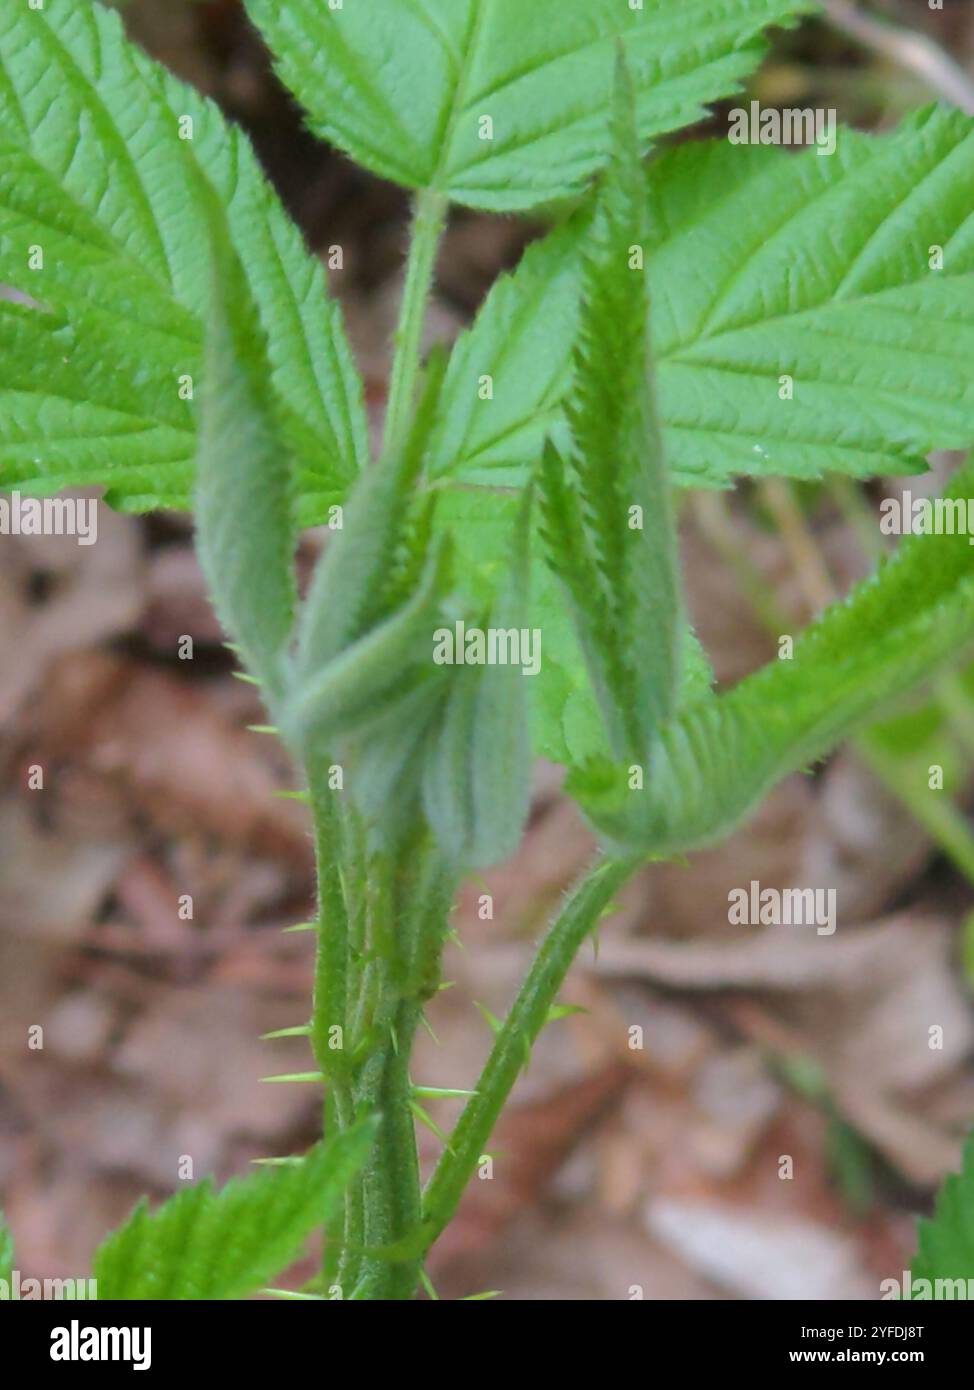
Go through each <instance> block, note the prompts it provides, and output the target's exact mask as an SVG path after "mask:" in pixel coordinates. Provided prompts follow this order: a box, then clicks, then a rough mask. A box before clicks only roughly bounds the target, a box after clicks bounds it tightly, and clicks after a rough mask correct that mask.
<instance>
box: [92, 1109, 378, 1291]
mask: <svg viewBox="0 0 974 1390" xmlns="http://www.w3.org/2000/svg"><path fill="white" fill-rule="evenodd" d="M373 1134H374V1125H373V1124H372V1123H371V1122H369V1123H366V1124H363V1125H359V1126H357V1127H356V1128H355V1129H351V1130H349V1131H347V1132H346V1133H345V1134H342V1135H338V1136H336V1138H334V1139H332V1140H330V1141H329V1142H328V1143H327V1144H323V1145H319V1146H318V1147H317V1148H315V1149H313V1150H312V1151H311V1152H310V1153H309V1154H308V1155H307V1156H306V1157H305V1158H304V1160H303V1161H302V1162H301V1163H298V1164H282V1165H275V1166H273V1167H269V1168H262V1169H260V1170H259V1171H257V1172H255V1173H254V1174H252V1175H251V1176H249V1177H246V1178H235V1179H233V1181H231V1182H229V1183H227V1185H226V1187H223V1188H221V1189H220V1191H219V1192H215V1191H214V1190H213V1186H212V1184H211V1182H210V1181H209V1180H207V1181H206V1182H202V1183H200V1184H198V1185H197V1186H195V1187H188V1188H186V1189H185V1190H184V1191H182V1192H180V1193H178V1195H177V1196H175V1197H172V1198H170V1200H169V1201H168V1202H165V1203H164V1204H163V1205H162V1206H161V1207H159V1208H157V1210H155V1211H152V1212H150V1211H149V1209H148V1207H147V1206H146V1204H145V1202H144V1201H143V1202H141V1203H140V1204H139V1205H138V1206H137V1207H136V1208H135V1210H134V1212H133V1213H132V1215H131V1216H130V1217H129V1219H128V1221H127V1222H126V1223H125V1225H124V1226H122V1227H121V1228H120V1229H119V1230H118V1231H116V1232H114V1234H112V1235H110V1236H109V1237H108V1239H107V1240H106V1241H105V1242H104V1243H103V1244H102V1245H101V1246H100V1247H99V1248H98V1250H97V1251H96V1253H95V1262H94V1276H95V1278H96V1279H97V1280H98V1297H99V1299H107V1300H111V1299H137V1300H140V1301H143V1300H152V1299H163V1300H166V1301H173V1300H182V1299H194V1300H201V1299H236V1298H244V1297H246V1296H247V1295H248V1294H252V1293H254V1292H256V1290H258V1289H259V1288H261V1286H262V1285H264V1284H266V1283H268V1282H269V1281H270V1280H271V1279H273V1278H275V1277H276V1276H277V1275H278V1274H279V1273H280V1272H281V1270H283V1269H285V1268H286V1267H287V1265H289V1264H290V1263H291V1261H292V1260H294V1259H295V1257H296V1256H297V1255H298V1253H299V1252H300V1248H301V1245H302V1243H303V1242H304V1240H305V1238H306V1237H307V1236H308V1235H309V1233H310V1232H311V1231H312V1230H314V1229H315V1228H317V1227H319V1226H321V1225H322V1224H323V1223H325V1222H327V1221H328V1219H329V1218H330V1216H331V1215H333V1213H334V1212H335V1210H336V1209H337V1207H338V1204H339V1202H340V1200H341V1197H342V1193H343V1192H344V1190H345V1187H346V1186H347V1184H348V1183H349V1181H350V1180H351V1179H352V1178H353V1177H354V1176H355V1174H356V1173H357V1172H358V1171H359V1169H360V1168H361V1167H362V1165H363V1163H364V1162H365V1159H366V1157H367V1156H368V1151H369V1148H370V1146H371V1144H372V1138H373Z"/></svg>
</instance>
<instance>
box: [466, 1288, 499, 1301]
mask: <svg viewBox="0 0 974 1390" xmlns="http://www.w3.org/2000/svg"><path fill="white" fill-rule="evenodd" d="M503 1296H504V1295H503V1290H501V1289H487V1291H486V1292H485V1293H468V1294H467V1295H466V1297H465V1298H461V1299H459V1300H458V1301H459V1302H460V1303H482V1302H483V1301H484V1300H485V1299H487V1298H503Z"/></svg>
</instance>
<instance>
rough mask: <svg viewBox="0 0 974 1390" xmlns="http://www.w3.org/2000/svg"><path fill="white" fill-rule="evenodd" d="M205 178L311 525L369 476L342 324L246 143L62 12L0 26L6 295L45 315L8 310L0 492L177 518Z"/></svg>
mask: <svg viewBox="0 0 974 1390" xmlns="http://www.w3.org/2000/svg"><path fill="white" fill-rule="evenodd" d="M182 117H189V118H191V120H192V123H193V126H192V134H193V138H192V139H191V140H189V139H180V138H179V133H180V126H179V121H180V118H182ZM185 130H188V127H186V126H184V131H185ZM193 165H195V166H196V168H197V169H198V170H201V171H202V172H203V173H204V175H205V177H206V178H207V179H208V180H209V181H210V183H211V184H212V186H213V188H214V190H215V192H216V194H217V196H218V198H219V200H220V202H221V203H222V204H223V206H224V207H225V208H226V210H227V215H228V220H229V224H230V227H231V232H232V235H233V239H234V242H235V245H236V247H237V250H238V252H239V254H240V257H241V259H242V261H243V263H244V266H245V268H246V270H247V274H248V278H249V280H250V282H251V284H252V286H253V292H254V295H255V298H256V300H257V302H258V307H259V311H260V317H261V321H262V323H263V327H264V330H265V332H266V333H267V336H268V340H269V352H270V360H271V364H272V369H273V384H274V387H275V390H276V392H277V394H278V395H279V397H280V400H281V408H282V412H283V414H284V416H285V419H286V424H287V429H288V433H289V437H290V439H291V441H292V443H293V445H294V446H295V447H296V448H297V449H299V450H300V455H301V460H302V465H303V473H302V494H303V497H304V500H305V504H306V507H305V510H306V511H307V509H308V508H309V507H311V506H315V505H317V506H319V507H320V505H321V504H322V503H323V502H324V501H325V500H327V499H332V500H334V499H335V498H336V497H337V496H340V495H341V494H342V493H343V492H344V490H345V487H346V485H347V483H348V480H349V479H350V478H351V477H352V476H353V474H354V473H355V471H356V469H357V468H358V467H359V466H360V464H361V462H362V461H363V460H364V458H365V456H366V447H367V446H366V423H365V415H364V408H363V405H362V400H361V391H360V387H359V385H358V380H357V377H356V375H355V371H354V367H353V365H352V361H351V357H350V354H349V351H348V348H347V345H346V342H345V336H344V331H343V329H342V325H341V321H340V315H339V312H338V309H337V307H336V306H335V305H334V304H332V303H331V302H330V301H329V300H328V299H327V298H326V295H325V290H324V276H323V273H322V270H321V267H320V266H319V265H318V263H317V262H316V261H315V259H314V258H313V257H311V256H310V255H309V254H308V253H307V252H306V250H305V249H304V247H303V245H302V243H301V237H300V234H299V232H298V231H297V229H296V228H295V227H294V226H293V225H292V224H291V222H290V221H289V220H288V218H287V216H286V214H285V213H284V211H283V209H282V208H281V207H280V205H279V203H278V202H277V200H276V198H275V197H274V195H273V193H272V192H271V190H270V188H269V187H268V185H267V184H266V182H265V180H264V178H263V175H262V174H261V173H260V170H259V168H258V165H257V162H256V159H255V157H254V155H253V152H252V150H251V148H250V146H249V144H248V142H247V140H246V138H245V137H244V136H243V135H242V134H241V133H240V132H239V131H237V130H236V129H235V128H234V127H233V126H231V125H230V124H229V123H228V122H227V121H226V120H225V119H224V117H223V116H222V115H221V114H220V112H219V111H218V109H217V108H216V106H215V105H214V104H213V103H212V102H209V101H207V100H205V99H203V98H202V97H200V96H199V95H197V94H196V93H195V92H194V91H193V90H192V89H191V88H189V87H187V86H185V85H184V84H182V83H180V82H177V81H176V80H175V79H173V78H171V77H169V76H168V75H167V74H166V73H165V72H164V71H163V69H162V68H161V67H159V66H158V65H157V64H154V63H152V62H150V61H149V60H148V59H147V58H146V57H145V56H144V55H143V54H142V53H141V52H140V51H139V50H138V49H136V48H135V47H134V46H133V45H131V44H129V43H128V42H127V41H126V40H125V38H124V36H123V33H122V28H121V24H120V21H119V19H118V16H117V15H114V14H112V13H110V12H108V11H106V10H105V9H103V8H102V7H101V6H100V5H98V4H94V3H92V0H57V3H56V4H48V5H47V6H46V7H45V9H43V10H31V9H28V7H27V6H26V4H7V5H4V6H3V8H2V11H0V283H3V284H6V285H8V286H13V287H14V288H15V289H16V290H18V291H20V292H21V293H22V294H24V295H27V296H29V297H30V299H31V300H32V301H33V302H34V303H39V304H43V305H44V306H46V308H47V309H48V310H50V311H51V312H46V313H42V312H39V311H38V310H37V309H33V310H25V309H23V308H21V307H20V306H12V305H10V304H8V303H5V302H2V301H0V361H2V364H3V375H2V379H0V380H2V386H0V486H4V487H8V488H9V487H15V486H25V487H30V488H31V489H32V490H34V491H47V492H50V491H54V490H56V489H58V488H60V487H64V486H68V485H72V484H95V483H103V484H105V485H107V487H108V488H109V489H110V496H111V498H112V500H113V501H116V502H117V503H118V504H119V505H122V506H128V507H139V506H146V507H148V506H156V505H159V504H160V503H167V502H168V503H177V504H185V501H186V499H187V498H188V495H189V492H190V488H191V479H192V461H193V457H194V453H195V424H194V419H193V406H192V404H191V403H190V402H189V401H188V400H182V399H180V394H179V383H180V378H182V377H186V376H191V377H193V378H194V381H195V382H196V383H197V384H198V378H199V373H200V363H201V350H202V315H203V311H204V307H205V304H206V296H207V274H208V258H207V255H206V218H205V213H204V209H203V208H202V206H201V203H200V200H199V199H198V198H197V197H196V196H195V194H194V190H193V186H192V176H193V168H192V166H193ZM32 247H41V248H42V250H43V257H44V264H43V269H36V270H31V269H29V257H30V254H31V248H32Z"/></svg>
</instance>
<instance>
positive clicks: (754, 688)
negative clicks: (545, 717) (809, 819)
mask: <svg viewBox="0 0 974 1390" xmlns="http://www.w3.org/2000/svg"><path fill="white" fill-rule="evenodd" d="M946 497H947V500H948V501H950V500H957V501H958V502H960V501H962V500H966V499H969V498H972V497H974V464H968V465H967V466H966V467H965V468H963V469H962V470H961V471H960V472H959V473H958V474H957V475H956V477H955V478H954V480H953V482H952V484H951V487H950V489H949V490H948V492H947V494H946ZM971 645H974V547H972V546H971V545H970V544H969V542H968V537H967V536H966V535H962V534H951V535H938V534H924V535H912V536H910V537H908V538H907V539H906V540H905V541H903V543H902V544H901V545H900V547H899V549H898V551H897V553H896V555H895V556H894V557H893V558H892V559H891V560H889V561H888V562H887V563H886V564H885V565H884V566H883V567H882V568H881V569H880V570H879V572H878V573H877V574H876V575H875V576H873V577H872V578H871V579H869V580H867V581H866V582H865V583H863V584H861V585H860V586H859V587H858V588H857V589H855V590H853V592H852V594H851V595H850V596H849V598H848V599H846V600H845V601H844V602H843V603H838V604H835V605H833V606H832V607H831V608H830V609H828V610H827V611H826V612H825V614H824V615H823V617H822V618H821V619H820V620H819V621H818V622H817V623H815V624H813V625H812V626H811V627H810V628H808V629H807V630H806V632H805V633H804V634H803V635H802V637H801V638H800V639H799V641H798V643H797V644H796V647H795V652H794V657H793V659H792V660H791V661H776V662H773V663H772V664H771V665H769V666H766V667H764V668H763V669H762V670H761V671H759V672H757V673H756V674H755V675H753V676H749V677H748V678H747V679H746V680H744V681H742V682H741V683H740V684H739V685H738V686H736V687H735V688H734V690H732V691H731V692H730V693H729V694H727V695H722V696H719V697H718V696H711V697H710V698H709V699H705V700H703V701H700V702H699V703H697V704H695V705H691V706H689V707H688V708H687V709H686V710H685V711H684V712H683V713H682V714H681V715H679V716H678V717H677V718H676V719H674V720H672V721H670V722H669V723H668V724H666V725H664V726H663V727H662V729H661V731H660V736H659V740H658V743H657V746H656V747H655V749H654V751H653V755H652V758H651V761H650V767H649V772H648V776H647V777H646V779H645V785H644V788H643V789H640V790H629V791H627V790H626V771H625V769H623V768H612V769H606V768H605V767H604V766H603V767H597V766H591V767H589V768H586V769H584V770H581V771H579V772H577V773H575V774H574V775H573V777H572V778H571V779H570V784H569V785H570V788H571V789H572V790H573V791H574V792H575V793H576V794H577V795H578V796H579V799H580V800H581V802H582V803H583V805H584V806H585V808H586V810H587V811H588V814H589V815H590V816H591V818H592V820H593V822H594V823H595V824H596V825H598V826H599V828H600V829H601V830H602V831H603V833H604V834H606V835H607V836H608V837H609V839H610V840H612V841H614V842H615V843H618V844H622V845H625V846H626V848H627V850H631V849H635V848H638V849H640V850H641V851H644V852H645V853H647V854H652V855H653V856H657V855H658V856H659V857H660V858H669V857H671V856H674V855H677V854H682V853H685V852H687V851H689V850H691V849H698V848H701V847H703V846H706V845H708V844H711V843H712V842H713V841H714V840H716V839H718V838H719V837H721V836H723V835H726V834H729V833H730V832H731V831H732V830H733V829H734V828H735V827H736V826H737V825H738V824H739V822H740V821H741V820H742V819H743V818H744V817H745V816H746V815H748V814H749V813H750V812H752V811H753V810H754V809H755V808H756V807H757V806H758V805H759V803H760V801H761V799H762V798H763V797H764V796H765V795H766V794H767V793H768V792H769V791H770V790H771V788H772V787H773V786H774V785H775V784H776V783H777V782H779V781H780V780H781V778H783V777H785V776H786V775H787V774H788V773H790V772H795V771H798V770H799V769H802V768H805V767H807V766H808V765H809V764H810V763H812V762H814V761H815V760H816V759H818V758H821V757H824V756H825V754H826V753H828V752H830V751H831V749H832V748H834V747H835V746H836V744H838V743H840V742H841V741H842V740H843V739H844V738H847V737H848V736H849V734H850V733H851V732H853V730H854V729H855V728H856V727H857V725H859V724H860V723H862V721H863V720H865V719H867V718H870V717H875V715H876V714H877V713H878V712H879V711H880V710H881V708H882V706H883V704H884V703H886V702H889V701H890V700H893V699H895V698H896V697H897V696H899V695H902V694H904V693H905V692H906V691H908V690H910V689H911V688H912V687H913V686H914V685H916V684H917V683H918V682H919V681H921V680H923V679H925V678H926V677H929V676H931V675H933V674H935V672H936V670H937V668H938V666H940V665H943V664H944V663H946V662H948V661H951V660H956V659H957V658H958V657H959V656H960V655H962V654H963V652H964V649H965V648H966V647H968V646H971Z"/></svg>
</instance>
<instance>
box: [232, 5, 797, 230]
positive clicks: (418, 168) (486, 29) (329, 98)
mask: <svg viewBox="0 0 974 1390" xmlns="http://www.w3.org/2000/svg"><path fill="white" fill-rule="evenodd" d="M816 7H817V6H816V0H694V13H693V22H692V24H688V23H687V17H686V3H685V0H650V3H648V4H646V5H644V6H643V5H640V6H639V7H633V6H631V5H629V4H627V3H626V0H531V4H530V7H526V6H525V4H524V0H345V2H344V4H342V5H341V6H335V7H333V6H331V5H326V4H323V3H320V0H291V3H289V4H286V5H282V4H281V3H280V0H247V10H248V12H249V14H250V16H251V18H252V19H253V20H254V22H255V23H256V24H257V25H258V27H259V28H260V29H261V30H262V32H263V34H264V36H265V37H266V38H267V40H268V42H269V44H270V46H271V48H272V50H273V51H274V54H275V58H276V63H277V69H278V72H279V73H280V75H281V77H282V78H283V80H284V82H285V83H287V85H288V86H289V87H290V88H291V90H292V91H293V92H294V94H295V95H296V96H297V98H298V100H299V101H300V102H301V103H302V105H303V106H304V107H305V109H306V110H307V111H308V113H309V117H310V122H311V127H312V129H313V130H314V132H315V133H316V134H318V135H321V136H323V137H324V138H325V139H327V140H330V141H332V142H333V143H335V144H336V145H338V146H339V147H340V148H341V149H343V150H345V152H346V153H347V154H350V155H351V156H352V158H353V159H355V160H357V161H358V162H359V163H360V164H364V165H365V166H366V168H368V169H371V170H372V171H373V173H376V174H379V175H381V176H382V177H383V178H388V179H392V180H393V181H394V182H396V183H401V184H405V185H406V186H407V187H409V188H431V189H436V190H438V191H439V192H441V193H443V194H446V195H448V196H449V197H450V198H451V199H452V200H453V201H454V202H458V203H464V204H466V205H467V206H469V207H478V208H487V209H489V210H491V211H495V212H514V211H522V212H523V211H527V210H528V209H530V208H533V207H538V206H539V205H540V204H543V203H546V202H551V201H552V200H554V199H559V198H565V197H571V196H575V195H577V194H579V193H581V192H582V191H583V190H584V188H585V185H586V183H587V182H588V180H589V179H590V178H591V176H592V175H593V174H594V173H595V172H596V171H597V169H598V168H599V167H600V166H601V164H602V163H603V162H604V161H605V158H606V155H607V153H608V148H607V141H606V121H605V117H606V112H607V110H608V105H609V99H610V93H611V89H612V72H613V66H614V60H615V44H616V41H617V40H622V41H623V42H624V44H625V48H626V56H627V58H628V61H629V64H630V67H631V69H632V73H633V77H634V81H635V85H636V88H637V91H638V94H639V96H638V108H637V114H638V127H639V139H640V142H641V143H642V144H643V145H646V144H648V142H649V141H650V140H651V139H653V138H654V137H655V136H657V135H662V134H664V133H665V132H666V131H670V130H677V129H679V128H680V126H684V125H689V124H691V123H692V122H694V121H697V120H699V119H700V118H701V117H702V116H703V115H704V114H705V110H706V107H707V105H708V103H710V102H712V101H715V100H717V99H718V98H719V97H722V96H726V95H728V94H729V93H730V92H734V91H736V90H738V88H739V85H740V82H741V79H742V78H744V77H746V76H747V74H748V73H749V72H750V71H751V70H752V69H753V68H754V67H755V65H756V64H757V62H758V60H759V58H760V56H761V53H762V51H763V41H762V38H761V32H762V30H763V29H765V28H766V27H767V26H768V25H771V24H782V23H788V22H789V21H790V20H791V18H792V17H793V16H795V15H798V14H801V13H805V12H807V11H809V10H813V9H815V8H816ZM418 73H421V74H422V80H421V81H420V82H417V80H416V77H417V74H418Z"/></svg>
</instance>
